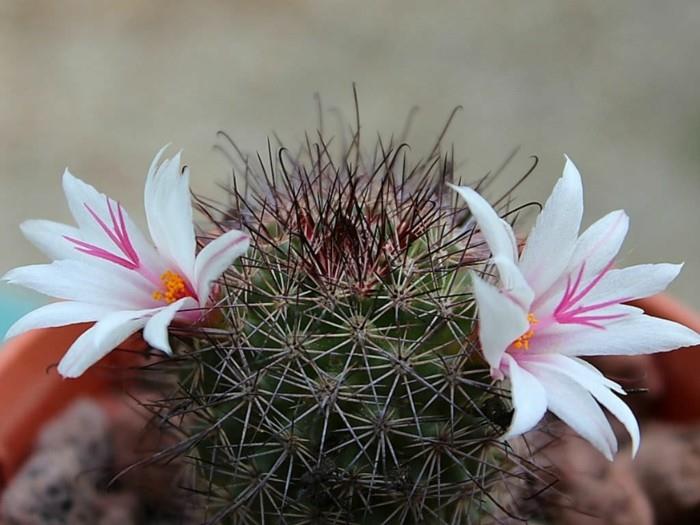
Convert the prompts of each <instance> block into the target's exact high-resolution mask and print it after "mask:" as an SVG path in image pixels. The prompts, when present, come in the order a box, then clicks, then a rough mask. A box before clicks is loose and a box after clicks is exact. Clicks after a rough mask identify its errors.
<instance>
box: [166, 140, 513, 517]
mask: <svg viewBox="0 0 700 525" xmlns="http://www.w3.org/2000/svg"><path fill="white" fill-rule="evenodd" d="M358 129H359V127H358ZM223 136H225V135H223ZM359 142H360V141H359V133H357V132H354V133H353V137H352V140H351V142H350V145H349V146H348V147H345V148H341V150H342V151H341V152H340V154H334V153H332V152H331V147H330V145H329V144H330V141H328V140H326V139H325V138H324V137H323V135H322V134H321V133H319V134H318V136H317V138H316V140H312V139H310V138H307V140H306V142H305V144H304V147H303V148H301V150H300V152H299V153H298V154H296V155H293V154H291V153H290V152H289V151H288V150H286V149H284V148H280V149H279V150H278V152H277V154H275V149H274V148H272V147H270V146H268V155H267V159H265V160H263V158H262V157H260V156H258V157H256V158H255V161H251V159H249V158H247V157H245V156H244V155H242V154H241V155H239V157H238V158H237V159H236V160H235V161H234V162H235V163H236V166H237V167H239V168H240V169H239V173H238V174H237V175H238V178H235V179H234V183H233V184H232V186H231V187H230V188H229V191H228V195H229V197H230V201H229V202H227V203H226V204H225V205H221V204H217V203H213V202H209V201H204V200H203V199H198V203H199V206H200V209H201V210H202V211H203V212H204V213H205V214H207V215H208V216H209V217H210V218H211V219H212V220H213V221H214V223H215V224H216V225H217V226H218V227H219V228H220V229H221V230H226V229H230V228H240V229H244V230H246V231H247V232H249V233H250V235H251V239H252V244H251V249H250V251H249V252H248V253H247V255H246V256H244V257H242V258H241V260H240V261H238V262H237V263H236V266H235V267H233V268H230V269H229V271H227V272H226V273H225V274H224V277H223V278H222V280H221V282H220V299H219V301H218V303H217V305H216V308H215V312H213V313H212V314H211V316H210V320H211V322H210V323H208V326H209V327H208V328H199V329H196V330H193V331H192V330H188V331H186V332H182V336H181V338H180V339H181V343H182V345H181V351H180V356H179V359H176V360H174V361H169V362H168V364H167V366H174V365H173V363H176V364H177V367H178V374H179V381H178V391H177V393H176V394H174V395H173V396H172V397H171V398H170V399H168V402H167V403H166V404H165V405H162V406H165V407H166V408H165V409H163V410H162V411H161V414H160V416H161V417H162V418H165V420H167V421H169V422H170V423H171V424H172V425H175V426H176V427H177V428H178V429H179V430H181V431H182V432H183V433H184V435H185V437H184V438H183V439H182V441H180V442H179V443H178V444H177V445H175V446H173V447H172V448H171V449H170V450H169V452H176V453H178V454H187V455H188V456H189V457H191V458H193V460H194V461H195V463H196V464H197V469H198V472H199V475H200V484H199V486H198V487H197V490H198V491H199V492H200V493H203V494H204V498H203V500H204V501H205V504H206V508H207V510H206V514H207V516H206V519H207V520H209V522H211V523H220V522H225V523H290V524H291V523H344V524H345V523H369V522H371V523H466V522H472V521H478V520H479V519H481V517H482V516H485V515H487V514H489V513H491V512H493V511H494V509H495V508H496V506H497V505H496V504H495V502H494V501H493V490H494V489H493V486H494V484H496V483H498V482H500V481H501V480H502V478H503V474H502V472H504V470H503V468H502V465H503V462H504V454H503V450H502V445H501V444H499V443H498V442H497V441H496V440H495V439H494V438H496V437H497V436H498V435H500V434H501V433H502V432H503V425H504V423H507V421H508V417H509V411H508V408H507V406H506V404H505V403H503V402H502V399H501V393H500V392H499V391H498V390H497V389H495V388H494V387H493V386H492V385H491V384H490V380H489V377H488V370H487V369H486V367H485V366H484V364H483V362H482V361H481V359H480V357H479V356H478V353H477V348H476V346H475V343H474V337H473V331H474V328H475V327H474V303H473V298H472V294H471V287H470V269H473V268H482V269H483V264H484V262H485V259H486V258H487V257H488V250H485V249H484V245H483V241H482V240H481V239H480V238H479V237H478V235H475V233H474V231H473V227H472V226H471V224H470V223H469V221H468V219H469V217H468V215H466V214H465V212H464V211H459V212H458V211H456V206H455V201H454V196H453V194H452V192H451V191H449V188H448V187H447V186H446V182H450V181H451V180H453V171H454V162H453V160H452V158H451V157H452V156H451V155H443V154H441V153H440V152H439V148H438V147H436V148H435V149H434V150H433V151H432V153H431V154H430V155H428V157H427V158H424V159H421V160H419V161H417V162H411V160H410V151H409V149H408V148H407V147H406V146H405V145H404V144H399V145H395V144H393V141H388V143H387V144H384V143H383V142H382V141H381V140H379V141H378V142H377V146H376V149H375V151H374V153H373V154H372V155H365V154H362V153H361V151H360V150H361V148H360V146H359ZM224 149H225V150H232V149H235V150H237V148H235V145H234V144H233V142H230V144H228V146H227V147H225V148H224ZM232 160H233V157H232ZM460 208H461V207H460Z"/></svg>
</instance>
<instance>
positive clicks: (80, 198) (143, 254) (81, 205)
mask: <svg viewBox="0 0 700 525" xmlns="http://www.w3.org/2000/svg"><path fill="white" fill-rule="evenodd" d="M63 191H64V193H65V195H66V200H67V201H68V207H69V208H70V211H71V214H72V215H73V218H74V219H75V221H76V222H77V223H78V226H79V229H80V235H79V236H78V240H81V241H84V242H88V243H90V244H94V245H96V246H99V247H101V248H103V249H105V250H107V251H109V252H112V253H115V254H116V255H120V256H121V255H124V254H123V252H122V251H121V249H120V248H119V247H118V246H117V245H116V244H115V242H114V240H113V239H111V238H110V236H109V234H108V233H107V232H106V231H105V229H104V227H103V226H102V225H100V222H99V221H98V220H97V219H96V218H95V216H97V217H98V218H99V219H100V220H101V221H102V223H103V224H104V225H106V226H107V227H108V228H109V229H112V230H113V229H114V228H113V226H114V222H113V217H115V218H117V219H118V218H119V212H121V218H123V220H124V225H125V229H126V233H127V237H128V240H129V242H130V243H131V245H132V246H133V248H134V250H135V251H136V253H137V254H138V257H139V261H140V263H141V264H142V265H143V266H145V267H147V268H150V269H152V270H153V271H159V270H161V269H162V262H161V261H160V258H159V257H158V255H157V253H156V251H155V249H154V248H153V246H152V245H151V243H150V242H148V241H147V240H146V238H145V237H144V235H143V233H142V232H141V230H140V229H139V228H138V227H137V226H136V225H135V224H134V222H133V221H132V220H131V218H130V217H129V215H128V214H127V213H126V210H124V209H123V208H121V206H120V205H119V203H118V202H116V201H114V200H112V199H109V198H108V197H107V196H106V195H105V194H104V193H100V192H98V191H97V190H96V189H95V188H93V187H92V186H90V185H89V184H87V183H85V182H83V181H82V180H80V179H78V178H77V177H74V176H73V175H72V174H71V173H70V172H69V171H68V170H66V171H65V173H64V174H63ZM110 209H111V212H110ZM93 213H94V215H93ZM161 273H162V272H161Z"/></svg>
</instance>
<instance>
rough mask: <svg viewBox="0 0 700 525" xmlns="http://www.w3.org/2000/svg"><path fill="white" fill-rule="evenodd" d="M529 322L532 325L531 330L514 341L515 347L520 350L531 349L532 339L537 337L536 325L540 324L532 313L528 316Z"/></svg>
mask: <svg viewBox="0 0 700 525" xmlns="http://www.w3.org/2000/svg"><path fill="white" fill-rule="evenodd" d="M527 320H528V322H529V323H530V328H529V330H528V331H527V332H525V333H524V334H523V335H521V336H520V337H518V338H517V339H516V340H515V341H513V346H514V347H515V348H517V349H519V350H529V349H530V339H532V338H533V336H534V335H535V325H536V324H537V323H538V322H539V321H538V320H537V317H535V314H532V313H530V314H527Z"/></svg>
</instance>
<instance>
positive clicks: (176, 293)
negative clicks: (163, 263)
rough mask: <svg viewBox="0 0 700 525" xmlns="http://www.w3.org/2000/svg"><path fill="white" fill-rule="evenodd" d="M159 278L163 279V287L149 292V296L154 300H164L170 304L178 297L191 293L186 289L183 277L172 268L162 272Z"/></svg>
mask: <svg viewBox="0 0 700 525" xmlns="http://www.w3.org/2000/svg"><path fill="white" fill-rule="evenodd" d="M160 280H161V281H163V287H164V288H165V289H164V290H155V291H154V292H153V293H152V294H151V297H153V299H155V300H156V301H165V302H166V303H168V304H172V303H174V302H175V301H177V300H178V299H182V298H183V297H187V296H188V295H191V293H190V291H189V290H188V289H187V284H186V282H185V279H184V278H183V277H182V276H181V275H180V274H177V273H175V272H173V271H172V270H166V271H165V272H163V275H161V276H160Z"/></svg>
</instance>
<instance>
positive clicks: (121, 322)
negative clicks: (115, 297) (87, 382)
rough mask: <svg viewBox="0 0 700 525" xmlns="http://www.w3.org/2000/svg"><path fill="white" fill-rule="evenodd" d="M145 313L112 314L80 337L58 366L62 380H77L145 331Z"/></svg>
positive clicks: (146, 317) (146, 314)
mask: <svg viewBox="0 0 700 525" xmlns="http://www.w3.org/2000/svg"><path fill="white" fill-rule="evenodd" d="M147 320H148V313H147V312H144V311H133V312H115V313H112V314H110V315H108V316H107V317H105V318H103V319H102V320H100V321H98V322H97V324H95V326H93V327H92V328H90V329H89V330H87V331H86V332H85V333H84V334H83V335H81V336H80V337H79V338H78V339H77V340H76V341H75V343H73V345H72V346H71V347H70V348H69V349H68V352H67V353H66V355H65V356H63V359H61V362H60V363H59V364H58V373H59V374H61V375H62V376H64V377H78V376H80V375H82V374H83V372H85V370H87V369H88V368H90V367H91V366H92V365H94V364H95V363H97V362H98V361H99V360H100V359H102V358H103V357H104V356H106V355H107V354H108V353H110V352H111V351H112V350H114V349H115V348H116V347H117V346H119V345H120V344H121V343H123V342H124V341H125V340H126V339H127V338H128V337H129V336H130V335H132V334H134V333H136V332H138V331H139V330H140V329H141V328H143V327H144V325H145V324H146V321H147Z"/></svg>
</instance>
